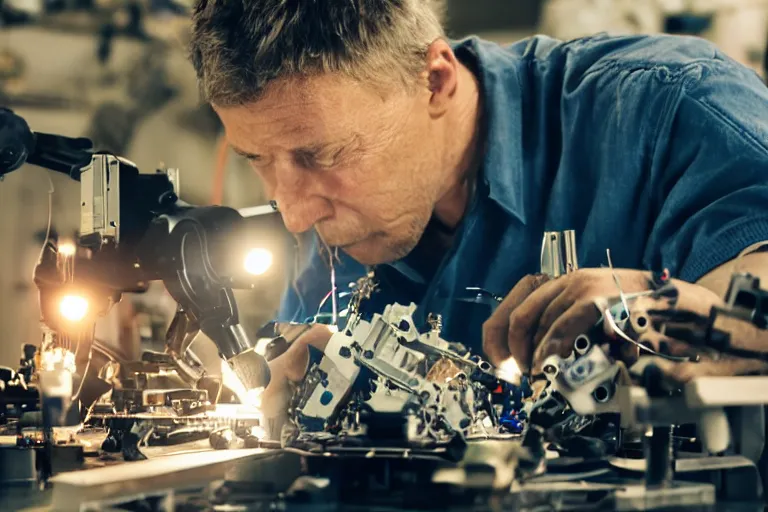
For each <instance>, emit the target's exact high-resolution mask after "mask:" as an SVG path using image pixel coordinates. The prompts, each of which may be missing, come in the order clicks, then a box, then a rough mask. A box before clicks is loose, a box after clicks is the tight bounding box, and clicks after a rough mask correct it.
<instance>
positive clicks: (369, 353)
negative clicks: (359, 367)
mask: <svg viewBox="0 0 768 512" xmlns="http://www.w3.org/2000/svg"><path fill="white" fill-rule="evenodd" d="M363 357H364V358H366V359H373V350H366V351H365V352H363Z"/></svg>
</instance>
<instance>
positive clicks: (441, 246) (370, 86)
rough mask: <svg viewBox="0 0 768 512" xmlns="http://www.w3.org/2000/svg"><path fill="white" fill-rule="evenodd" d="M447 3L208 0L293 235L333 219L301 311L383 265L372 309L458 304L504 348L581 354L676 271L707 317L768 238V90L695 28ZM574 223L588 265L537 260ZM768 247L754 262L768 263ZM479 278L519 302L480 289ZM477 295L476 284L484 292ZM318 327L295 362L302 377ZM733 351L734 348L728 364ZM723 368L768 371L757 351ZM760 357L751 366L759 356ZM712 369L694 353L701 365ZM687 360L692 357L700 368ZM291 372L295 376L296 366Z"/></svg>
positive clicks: (204, 76)
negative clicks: (571, 19) (484, 32)
mask: <svg viewBox="0 0 768 512" xmlns="http://www.w3.org/2000/svg"><path fill="white" fill-rule="evenodd" d="M434 7H435V6H434V5H432V4H431V3H430V2H428V1H426V0H388V1H387V0H348V1H344V2H341V1H334V0H326V1H313V2H298V1H296V2H286V1H283V0H252V1H250V2H243V1H237V0H201V2H200V3H199V5H198V6H197V8H196V11H195V13H194V20H193V22H194V24H193V32H192V38H191V56H192V61H193V63H194V65H195V68H196V70H197V74H198V77H199V81H200V85H201V89H202V91H203V93H204V95H205V98H206V99H207V100H208V101H209V102H211V104H212V105H213V107H214V108H215V110H216V111H217V112H218V114H219V116H220V118H221V120H222V122H223V124H224V126H225V128H226V135H227V139H228V141H229V142H230V144H231V146H232V147H233V148H235V151H237V152H238V153H240V154H241V155H242V156H243V157H245V158H247V159H248V160H249V161H250V163H251V165H252V167H253V169H254V170H255V171H256V172H257V173H258V175H259V176H260V177H261V178H262V180H263V182H264V185H265V187H266V190H267V193H268V195H269V196H270V197H271V198H272V199H273V200H274V201H276V203H277V205H278V207H279V208H280V211H281V212H282V215H283V219H284V221H285V224H286V226H287V227H288V229H289V230H291V231H292V232H295V233H306V232H310V231H314V232H316V234H317V237H316V238H315V241H316V243H315V244H313V246H312V248H311V249H312V251H313V252H312V256H311V259H310V261H309V264H308V266H307V267H306V268H305V269H304V270H303V272H302V273H301V275H300V276H299V277H298V279H297V281H296V283H295V286H294V287H293V289H292V290H290V291H289V292H288V294H287V295H286V297H285V299H284V301H283V304H282V307H281V311H280V315H279V316H280V317H281V319H283V320H297V321H303V320H305V319H306V318H308V317H311V316H312V315H313V314H315V312H316V310H317V309H318V305H319V304H320V303H321V301H322V299H323V297H325V296H326V295H327V294H328V291H329V290H330V289H331V284H330V280H329V269H328V266H327V264H326V263H325V260H324V258H323V257H322V256H321V252H326V253H327V251H320V250H319V249H320V248H322V247H326V248H338V249H340V255H339V259H340V261H339V262H338V263H337V264H336V265H335V270H336V274H337V283H338V284H339V286H343V287H346V284H347V283H349V282H352V281H354V280H355V279H356V278H358V277H360V276H361V275H363V273H364V272H365V267H364V266H373V265H375V266H376V269H375V272H376V277H377V280H378V282H379V286H380V289H379V292H378V293H377V294H375V295H374V297H373V298H372V299H371V300H370V301H368V303H367V304H366V306H367V307H368V310H369V311H374V310H377V309H381V308H382V307H383V306H384V305H385V304H388V303H392V302H399V303H405V304H407V303H410V302H415V303H417V304H418V305H419V311H420V315H421V318H422V320H423V319H424V317H425V315H426V313H429V312H433V313H441V314H442V315H443V321H444V326H443V335H444V337H445V338H446V339H448V340H451V341H458V342H462V343H464V344H465V345H467V346H469V347H470V348H471V349H473V350H474V351H475V352H480V351H484V352H485V354H486V355H487V356H488V357H489V358H490V360H491V361H492V362H493V363H496V364H499V363H500V362H502V361H505V360H507V359H509V358H510V357H514V358H515V359H516V360H517V361H518V362H519V363H520V365H521V366H523V367H524V369H525V370H527V369H528V367H529V366H531V365H532V366H533V368H534V369H535V368H536V366H537V365H538V364H540V362H541V360H542V358H543V357H544V356H546V355H547V354H549V353H553V352H562V353H567V351H568V350H569V349H570V344H571V343H572V341H573V340H574V338H575V337H576V336H577V335H578V334H580V333H582V332H584V331H585V330H586V329H587V328H588V327H589V326H590V325H592V324H593V323H594V322H595V321H596V319H597V317H598V312H597V311H596V309H595V307H594V306H593V302H592V299H593V298H595V297H598V296H615V295H617V294H618V291H617V287H616V284H615V281H614V278H613V276H612V273H611V271H610V270H609V269H606V268H601V266H603V265H604V264H605V263H606V249H610V250H611V253H612V257H613V263H614V265H615V266H616V267H617V268H621V270H619V271H618V272H617V273H618V275H619V277H620V280H621V284H622V287H623V289H624V291H626V292H632V291H639V290H644V289H647V287H648V278H649V272H648V271H649V270H657V271H660V270H662V269H668V270H669V271H670V272H671V274H672V276H673V277H674V278H675V279H676V282H677V283H678V284H679V288H680V292H681V298H680V306H681V307H685V308H689V309H692V310H695V311H699V312H703V313H706V312H707V311H708V310H709V308H710V306H711V305H713V304H716V303H718V302H719V301H720V300H721V299H720V297H722V296H723V294H724V292H725V288H726V286H727V284H728V281H729V278H730V274H731V272H732V270H733V268H734V266H733V260H734V258H735V257H736V256H737V255H738V254H739V252H740V251H742V250H743V249H745V248H746V247H747V246H749V245H750V244H753V243H756V242H761V241H764V240H768V91H766V89H765V87H764V86H763V84H762V83H761V82H760V80H759V79H758V77H757V76H755V74H754V73H753V72H751V71H749V70H747V69H746V68H743V67H742V66H740V65H738V64H736V63H735V62H733V61H732V60H730V59H728V58H727V57H725V56H724V55H723V54H722V53H720V52H719V51H718V50H717V49H716V48H715V47H713V46H712V45H711V44H709V43H706V42H704V41H702V40H698V39H692V38H674V37H628V38H610V37H607V36H596V37H593V38H586V39H579V40H575V41H572V42H568V43H562V42H559V41H555V40H552V39H548V38H546V37H537V38H533V39H530V40H526V41H522V42H520V43H517V44H515V45H512V46H511V47H509V48H502V47H500V46H497V45H495V44H492V43H489V42H485V41H481V40H479V39H477V38H470V39H467V40H464V41H460V42H456V43H451V42H449V41H448V40H446V39H445V37H444V33H443V30H442V28H441V25H440V22H439V19H438V16H437V15H436V14H435V10H434ZM563 229H574V230H575V231H576V233H577V236H578V241H579V251H578V253H579V254H578V256H579V260H580V263H581V266H582V267H589V268H588V269H585V270H581V271H578V272H576V273H574V274H572V275H570V276H568V277H563V278H559V279H556V280H553V281H550V282H546V283H544V282H543V280H541V279H540V278H539V277H537V276H535V273H536V272H537V271H538V267H539V248H540V243H541V237H542V233H543V232H544V231H545V230H563ZM766 256H767V255H766V253H761V252H758V253H755V254H750V255H748V256H746V257H744V258H743V259H741V260H740V262H739V264H740V267H741V269H742V270H745V271H750V272H752V273H755V274H758V275H761V276H763V277H765V278H768V258H766ZM468 287H480V288H483V289H485V290H487V291H489V292H491V293H493V294H496V295H505V296H506V299H505V300H504V302H503V303H502V304H501V306H500V307H499V309H498V310H497V311H496V313H495V314H494V315H493V316H492V317H491V318H490V319H489V318H488V316H489V309H488V308H487V307H484V306H481V305H478V304H473V303H471V302H464V301H462V300H461V299H462V298H467V297H469V296H470V292H467V290H466V289H467V288H468ZM472 294H474V292H472ZM327 337H328V334H327V331H325V332H324V331H323V330H322V329H314V330H312V331H310V334H309V335H308V336H305V338H304V339H303V340H302V341H301V342H299V343H297V344H296V345H295V346H294V347H293V348H292V349H291V350H290V351H289V352H288V353H286V355H285V356H283V357H281V358H278V359H277V360H275V361H274V362H273V374H274V375H277V376H281V375H282V376H286V377H288V378H289V379H292V380H299V379H301V378H302V376H303V373H304V369H305V367H306V362H307V349H306V347H307V346H308V345H314V346H318V347H321V348H322V346H323V344H324V342H325V341H327ZM715 363H717V364H715ZM737 363H739V364H736V365H735V366H734V365H733V364H730V365H728V366H727V368H726V367H725V366H722V365H720V364H719V362H714V363H713V366H708V365H706V364H705V365H704V366H701V367H700V368H706V371H708V372H712V373H718V372H720V373H723V372H726V373H736V372H744V371H754V370H755V369H762V366H760V365H762V363H759V365H758V366H759V367H758V368H756V367H755V364H756V363H753V362H750V361H741V362H739V361H737ZM741 363H743V364H741ZM690 364H693V363H690ZM677 370H679V371H680V372H683V371H688V370H686V367H680V368H678V369H677ZM277 380H278V381H279V380H280V379H279V377H278V379H277Z"/></svg>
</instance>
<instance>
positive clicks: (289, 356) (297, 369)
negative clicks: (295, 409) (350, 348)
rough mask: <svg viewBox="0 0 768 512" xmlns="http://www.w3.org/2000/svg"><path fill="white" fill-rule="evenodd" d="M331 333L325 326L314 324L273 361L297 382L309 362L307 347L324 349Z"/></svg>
mask: <svg viewBox="0 0 768 512" xmlns="http://www.w3.org/2000/svg"><path fill="white" fill-rule="evenodd" d="M332 335H333V333H332V332H331V331H330V329H328V327H327V326H325V325H321V324H316V325H313V326H312V327H311V328H310V329H309V330H308V331H307V332H305V333H304V334H302V335H301V336H299V337H298V338H297V339H296V341H294V342H293V343H292V344H291V346H290V347H289V348H288V350H286V351H285V353H283V354H282V355H280V356H278V357H277V358H275V359H274V361H273V363H274V364H275V365H276V366H277V367H278V368H280V369H281V370H282V372H281V373H282V375H284V377H285V378H287V379H288V380H291V381H293V382H298V381H300V380H301V379H303V378H304V374H305V373H306V371H307V365H308V364H309V349H308V347H310V346H313V347H315V348H317V349H318V350H321V351H324V350H325V347H326V346H327V345H328V341H329V340H330V339H331V336H332Z"/></svg>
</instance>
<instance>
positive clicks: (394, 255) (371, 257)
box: [341, 237, 410, 266]
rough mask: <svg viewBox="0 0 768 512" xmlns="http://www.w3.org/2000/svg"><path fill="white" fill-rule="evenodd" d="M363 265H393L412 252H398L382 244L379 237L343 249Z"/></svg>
mask: <svg viewBox="0 0 768 512" xmlns="http://www.w3.org/2000/svg"><path fill="white" fill-rule="evenodd" d="M341 249H342V250H343V251H344V252H345V253H347V254H348V255H349V256H350V257H351V258H352V259H353V260H355V261H357V262H358V263H360V264H361V265H368V266H372V265H382V264H384V263H392V262H393V261H397V260H399V259H401V258H403V257H404V256H406V255H407V254H408V253H409V252H410V250H404V249H403V250H399V251H398V250H396V248H393V247H389V246H387V245H386V244H383V243H382V240H381V239H380V238H378V237H371V238H367V239H365V240H362V241H360V242H356V243H353V244H349V245H345V246H343V247H342V248H341Z"/></svg>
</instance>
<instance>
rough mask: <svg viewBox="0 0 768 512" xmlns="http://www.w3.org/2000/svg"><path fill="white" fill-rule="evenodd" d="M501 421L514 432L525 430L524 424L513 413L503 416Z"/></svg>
mask: <svg viewBox="0 0 768 512" xmlns="http://www.w3.org/2000/svg"><path fill="white" fill-rule="evenodd" d="M499 423H500V424H501V426H502V427H504V428H506V429H507V430H509V431H510V432H512V433H513V434H519V433H521V432H522V431H523V424H522V423H521V422H520V420H518V419H517V417H515V416H514V415H512V414H510V415H508V416H502V417H501V420H500V422H499Z"/></svg>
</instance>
